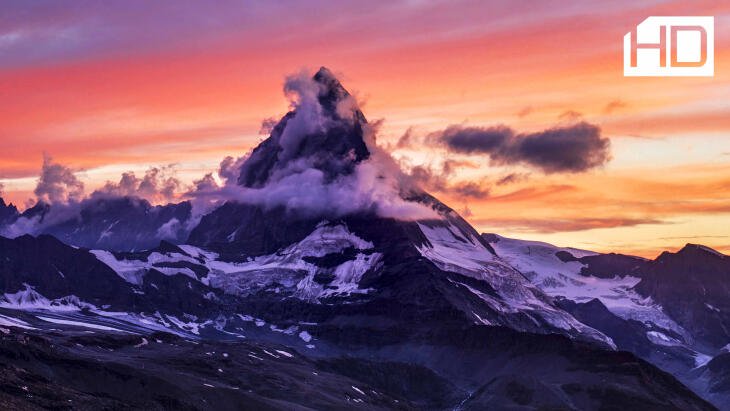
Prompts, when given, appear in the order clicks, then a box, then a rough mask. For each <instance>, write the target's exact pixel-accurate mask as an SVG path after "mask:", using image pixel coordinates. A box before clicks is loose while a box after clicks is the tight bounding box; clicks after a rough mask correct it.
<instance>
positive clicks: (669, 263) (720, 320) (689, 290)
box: [636, 244, 730, 349]
mask: <svg viewBox="0 0 730 411" xmlns="http://www.w3.org/2000/svg"><path fill="white" fill-rule="evenodd" d="M643 271H644V274H643V276H642V280H641V282H639V284H637V285H636V290H637V291H638V292H639V293H640V294H641V295H644V296H647V297H651V298H652V299H653V300H654V301H656V302H657V303H659V304H661V305H662V306H663V307H664V309H665V310H666V311H667V313H668V314H669V315H670V316H671V317H672V318H674V319H675V320H676V321H677V322H678V323H679V324H681V325H682V326H683V327H685V328H686V329H688V330H689V331H690V332H692V334H693V335H694V336H695V338H697V339H698V340H699V341H701V342H703V343H706V344H708V345H710V346H711V347H713V348H715V349H717V348H720V347H722V346H724V345H726V344H728V343H730V257H728V256H726V255H723V254H720V253H718V252H717V251H715V250H712V249H710V248H707V247H704V246H701V245H695V244H687V245H686V246H685V247H684V248H683V249H681V250H680V251H678V252H676V253H669V252H665V253H663V254H662V255H660V256H659V257H658V258H657V259H656V260H654V261H652V262H651V264H649V265H648V267H646V269H644V270H643Z"/></svg>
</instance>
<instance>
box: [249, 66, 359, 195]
mask: <svg viewBox="0 0 730 411" xmlns="http://www.w3.org/2000/svg"><path fill="white" fill-rule="evenodd" d="M306 81H310V82H314V83H316V85H317V86H316V88H315V89H316V90H317V96H316V97H317V98H316V99H311V98H310V99H301V100H300V101H298V102H297V104H296V105H295V107H294V110H292V111H290V112H289V113H287V114H286V115H285V116H284V117H283V118H282V119H281V121H279V123H278V124H277V125H276V126H274V127H273V129H272V132H271V135H270V136H269V138H268V139H266V140H264V141H263V142H262V143H261V144H259V146H258V147H256V148H255V149H254V150H253V152H252V153H251V156H250V157H249V158H248V159H247V161H246V162H245V163H244V164H243V165H242V166H241V170H240V175H239V178H238V183H239V184H240V185H242V186H245V187H262V186H264V185H265V184H266V183H267V182H268V181H269V179H270V178H272V177H275V178H283V177H286V176H287V175H289V174H290V173H291V172H296V173H300V172H301V171H302V170H301V166H300V165H301V164H307V165H308V166H309V168H310V169H316V170H318V171H320V172H322V173H323V174H324V179H325V180H326V181H332V180H334V179H336V178H338V177H339V176H342V175H347V174H350V173H352V171H353V170H354V167H355V165H356V164H357V163H359V162H361V161H363V160H365V159H367V158H369V157H370V150H369V148H368V146H367V144H366V142H365V141H366V139H365V132H366V130H365V128H366V125H367V121H366V120H365V117H364V116H363V114H362V113H361V112H360V110H359V109H358V108H357V104H356V102H355V101H354V99H353V98H352V97H351V96H350V93H348V92H347V90H345V88H344V87H343V86H342V84H341V83H340V82H339V80H338V79H337V78H336V77H335V75H334V74H333V73H332V71H330V70H329V69H327V68H326V67H322V68H320V69H319V71H317V72H316V73H315V74H314V75H313V76H312V77H311V78H307V80H306ZM302 89H304V90H311V88H309V87H302ZM292 90H294V91H295V92H297V88H294V87H293V88H292ZM305 92H306V91H305ZM313 106H314V107H313ZM292 163H296V164H298V166H297V167H293V168H292V167H291V164H292Z"/></svg>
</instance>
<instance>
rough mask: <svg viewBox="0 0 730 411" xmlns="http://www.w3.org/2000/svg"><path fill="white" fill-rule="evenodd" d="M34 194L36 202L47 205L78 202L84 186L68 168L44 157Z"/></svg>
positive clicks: (48, 157) (82, 194)
mask: <svg viewBox="0 0 730 411" xmlns="http://www.w3.org/2000/svg"><path fill="white" fill-rule="evenodd" d="M34 193H35V195H36V197H37V198H38V201H42V202H44V203H47V204H55V203H62V204H63V203H69V202H78V201H80V200H81V199H82V198H83V196H84V184H83V183H82V182H81V181H79V179H78V178H76V176H75V175H74V173H73V171H72V170H71V169H70V168H68V167H66V166H64V165H61V164H58V163H54V162H53V159H52V158H51V157H50V156H48V155H44V156H43V167H42V168H41V176H40V178H39V179H38V184H37V185H36V188H35V190H34Z"/></svg>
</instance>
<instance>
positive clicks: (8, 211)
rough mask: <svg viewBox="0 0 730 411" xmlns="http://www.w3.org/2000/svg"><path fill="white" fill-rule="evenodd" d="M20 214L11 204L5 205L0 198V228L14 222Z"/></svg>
mask: <svg viewBox="0 0 730 411" xmlns="http://www.w3.org/2000/svg"><path fill="white" fill-rule="evenodd" d="M19 215H20V213H18V209H17V208H16V207H15V206H14V205H13V204H5V201H4V200H3V199H2V198H0V227H2V226H4V225H6V224H10V223H12V222H14V221H15V220H16V219H17V218H18V216H19Z"/></svg>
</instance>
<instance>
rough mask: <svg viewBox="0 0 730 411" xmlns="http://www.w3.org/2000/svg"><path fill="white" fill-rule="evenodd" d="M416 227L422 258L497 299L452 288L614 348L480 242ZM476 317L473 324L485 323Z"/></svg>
mask: <svg viewBox="0 0 730 411" xmlns="http://www.w3.org/2000/svg"><path fill="white" fill-rule="evenodd" d="M418 226H419V228H420V229H421V232H422V233H423V234H424V235H425V236H426V238H427V239H428V243H430V244H424V245H422V246H420V247H418V251H419V252H420V253H421V255H423V256H424V257H425V258H427V259H429V260H430V261H431V262H433V263H434V264H435V265H436V266H437V267H438V268H440V269H441V270H444V271H449V272H454V273H458V274H461V275H464V276H467V277H471V278H475V279H477V280H480V281H484V282H486V283H488V284H489V285H490V286H491V288H492V289H493V290H495V291H496V292H497V294H498V295H499V297H500V298H495V297H493V296H490V295H488V294H486V293H483V292H481V291H479V290H477V289H475V288H474V287H471V286H469V285H467V284H465V283H463V282H460V281H453V280H449V281H451V282H452V283H453V284H454V285H455V286H460V287H465V288H466V289H467V290H468V291H469V292H471V293H472V294H474V295H476V296H477V297H479V298H480V299H481V300H482V301H484V302H485V303H486V304H487V305H488V306H489V307H490V308H492V309H493V310H495V311H497V312H500V313H504V314H515V313H520V312H522V313H525V314H527V315H528V316H529V317H530V318H531V319H532V320H533V321H534V322H535V324H536V325H538V326H539V324H540V323H539V321H537V320H536V319H535V317H539V318H540V319H542V320H543V321H545V322H547V323H548V324H550V325H552V326H553V327H555V328H557V329H561V330H566V331H575V332H577V333H579V334H582V335H586V336H589V337H590V338H593V339H596V340H599V341H602V342H604V343H606V344H607V345H609V346H611V347H614V348H615V344H614V343H613V340H611V338H609V337H607V336H605V335H604V334H602V333H600V332H599V331H597V330H595V329H593V328H591V327H588V326H586V325H585V324H583V323H581V322H580V321H578V320H576V319H575V318H574V317H573V316H571V315H570V314H568V313H567V312H565V311H563V310H560V309H558V308H556V307H555V306H554V305H552V303H551V302H550V300H549V298H548V297H547V296H546V295H545V294H543V292H542V291H540V289H539V288H537V287H535V285H533V284H532V283H530V281H529V280H528V279H527V278H525V277H524V276H523V275H522V274H521V273H520V272H519V271H517V270H516V269H514V268H513V267H512V266H510V265H509V264H507V263H506V262H505V261H503V260H501V259H499V258H497V257H496V256H495V255H494V254H493V253H492V252H490V251H489V250H488V249H487V248H486V247H485V246H484V245H483V244H482V243H481V242H480V241H479V240H477V239H475V238H473V237H471V236H469V235H468V234H465V233H463V232H462V231H461V230H459V229H458V228H457V227H455V226H454V225H453V224H450V223H446V222H439V223H418ZM476 317H477V318H476V321H475V322H476V323H479V324H485V323H487V322H488V321H485V320H484V319H483V318H481V317H479V316H476Z"/></svg>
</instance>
